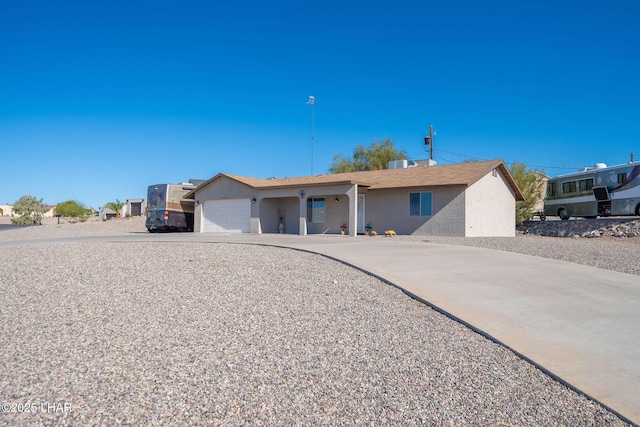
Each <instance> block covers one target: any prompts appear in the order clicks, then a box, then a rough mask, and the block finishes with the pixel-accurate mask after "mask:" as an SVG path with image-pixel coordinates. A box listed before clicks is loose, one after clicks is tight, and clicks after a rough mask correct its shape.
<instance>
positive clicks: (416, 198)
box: [409, 191, 433, 216]
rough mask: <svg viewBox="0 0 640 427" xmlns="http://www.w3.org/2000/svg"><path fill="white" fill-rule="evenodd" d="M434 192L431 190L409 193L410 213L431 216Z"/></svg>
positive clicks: (411, 214)
mask: <svg viewBox="0 0 640 427" xmlns="http://www.w3.org/2000/svg"><path fill="white" fill-rule="evenodd" d="M432 199H433V197H432V194H431V192H430V191H423V192H421V193H409V215H410V216H431V215H432V209H431V205H432Z"/></svg>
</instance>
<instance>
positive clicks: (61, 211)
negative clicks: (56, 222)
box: [56, 200, 87, 220]
mask: <svg viewBox="0 0 640 427" xmlns="http://www.w3.org/2000/svg"><path fill="white" fill-rule="evenodd" d="M56 213H57V214H58V215H62V216H66V217H70V218H77V219H80V220H82V219H84V218H85V217H86V216H87V208H85V207H84V206H83V205H82V203H78V202H76V201H75V200H67V201H66V202H62V203H58V206H56Z"/></svg>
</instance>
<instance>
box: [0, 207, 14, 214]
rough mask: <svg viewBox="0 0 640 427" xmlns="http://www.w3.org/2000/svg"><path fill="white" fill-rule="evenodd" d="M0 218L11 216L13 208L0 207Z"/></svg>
mask: <svg viewBox="0 0 640 427" xmlns="http://www.w3.org/2000/svg"><path fill="white" fill-rule="evenodd" d="M0 216H13V206H11V205H0Z"/></svg>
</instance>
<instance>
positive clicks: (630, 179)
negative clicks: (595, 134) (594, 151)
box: [544, 162, 640, 220]
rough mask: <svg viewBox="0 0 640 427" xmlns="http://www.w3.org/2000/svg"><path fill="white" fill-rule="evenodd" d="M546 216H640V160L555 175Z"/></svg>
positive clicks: (550, 185) (551, 184) (545, 204)
mask: <svg viewBox="0 0 640 427" xmlns="http://www.w3.org/2000/svg"><path fill="white" fill-rule="evenodd" d="M544 214H545V215H546V216H559V217H560V218H561V219H564V220H566V219H569V218H570V217H585V218H596V217H598V216H618V215H639V216H640V162H631V163H627V164H624V165H619V166H611V167H608V166H607V165H606V164H604V163H598V164H596V165H595V166H594V167H593V168H588V169H585V170H583V171H580V172H576V173H572V174H567V175H561V176H558V177H556V178H551V179H549V181H548V182H547V195H546V198H545V201H544Z"/></svg>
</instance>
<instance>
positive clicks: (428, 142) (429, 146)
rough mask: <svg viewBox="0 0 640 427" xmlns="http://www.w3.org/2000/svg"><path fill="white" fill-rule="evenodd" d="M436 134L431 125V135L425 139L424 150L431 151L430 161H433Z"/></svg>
mask: <svg viewBox="0 0 640 427" xmlns="http://www.w3.org/2000/svg"><path fill="white" fill-rule="evenodd" d="M434 136H436V133H435V132H434V131H433V125H429V135H427V136H425V137H424V149H425V151H426V150H429V160H433V137H434Z"/></svg>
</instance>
